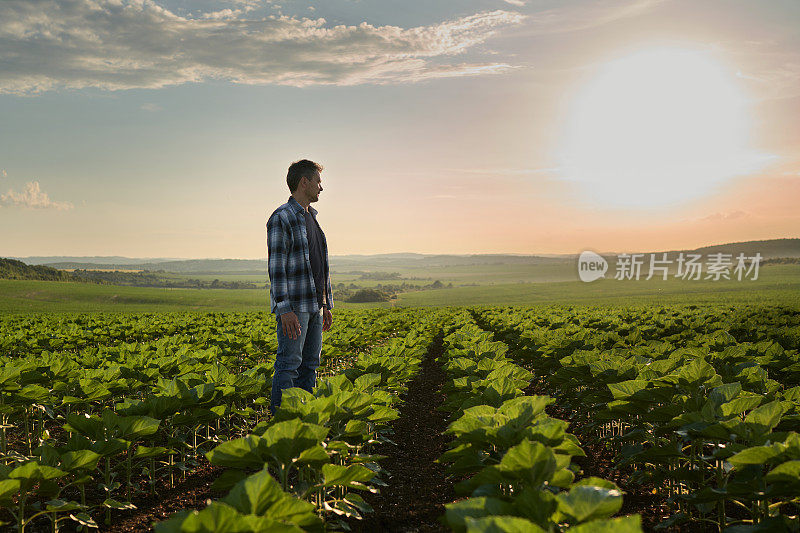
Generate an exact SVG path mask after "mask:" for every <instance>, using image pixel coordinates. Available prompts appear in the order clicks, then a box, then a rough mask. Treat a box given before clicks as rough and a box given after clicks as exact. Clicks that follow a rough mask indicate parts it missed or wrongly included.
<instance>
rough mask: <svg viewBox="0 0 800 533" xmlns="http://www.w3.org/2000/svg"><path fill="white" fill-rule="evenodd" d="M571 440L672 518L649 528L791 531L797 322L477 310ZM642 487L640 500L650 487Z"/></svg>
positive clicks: (798, 462)
mask: <svg viewBox="0 0 800 533" xmlns="http://www.w3.org/2000/svg"><path fill="white" fill-rule="evenodd" d="M475 315H476V316H477V318H478V320H479V323H481V324H482V325H485V326H486V327H487V328H489V329H491V330H494V331H495V332H497V334H498V337H499V338H502V339H503V340H504V341H506V342H507V343H508V344H509V345H510V346H511V347H512V348H513V352H514V358H515V360H517V361H519V362H520V363H521V364H523V365H524V366H525V367H526V368H528V369H529V370H531V371H532V372H533V373H534V374H535V375H536V376H537V379H539V380H540V383H541V385H542V386H543V387H547V389H548V390H549V391H552V394H553V395H554V396H556V397H557V398H558V402H559V406H560V407H562V408H563V409H564V410H567V411H569V412H571V413H573V420H574V421H575V422H576V424H577V425H579V426H580V427H581V428H582V434H581V436H582V438H590V439H593V440H596V441H598V442H600V443H602V444H604V445H605V446H607V447H608V448H609V449H611V450H612V451H613V452H614V454H615V456H616V466H617V467H618V468H621V469H624V470H626V471H627V472H629V474H630V476H629V481H630V483H632V484H641V485H643V486H646V487H648V490H652V491H653V492H655V493H656V494H660V495H661V496H663V498H664V499H665V501H666V502H667V504H668V505H669V506H670V507H671V508H672V515H671V516H670V518H669V519H667V520H666V521H664V522H662V523H661V524H660V526H661V527H669V526H674V527H678V528H686V527H690V526H692V527H703V528H706V529H711V528H713V529H714V530H719V531H730V532H743V531H767V530H769V531H798V529H800V522H799V520H800V436H799V435H798V433H797V432H798V431H800V387H798V383H799V382H800V356H799V355H798V346H799V343H798V339H800V337H799V336H798V332H799V331H800V328H798V325H800V317H799V316H798V314H797V313H796V312H795V311H793V310H790V309H782V308H760V309H759V308H756V309H744V310H737V309H727V308H714V309H709V310H700V309H696V308H681V309H670V308H662V309H651V310H638V311H636V312H634V311H631V310H624V311H616V312H611V311H571V312H565V311H564V310H557V311H552V312H545V311H542V310H537V311H535V312H534V311H533V310H525V309H508V308H506V309H479V310H477V311H476V313H475ZM651 487H652V489H650V488H651Z"/></svg>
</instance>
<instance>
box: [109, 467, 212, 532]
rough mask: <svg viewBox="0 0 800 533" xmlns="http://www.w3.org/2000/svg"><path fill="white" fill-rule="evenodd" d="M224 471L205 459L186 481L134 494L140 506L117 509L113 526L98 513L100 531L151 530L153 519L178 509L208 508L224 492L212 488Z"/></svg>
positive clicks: (135, 501)
mask: <svg viewBox="0 0 800 533" xmlns="http://www.w3.org/2000/svg"><path fill="white" fill-rule="evenodd" d="M222 471H223V469H222V468H219V467H216V466H212V465H210V464H209V463H207V462H205V461H204V463H203V464H202V465H201V466H200V467H198V469H197V470H195V471H194V472H192V474H190V475H187V476H186V480H185V481H181V482H178V483H176V484H175V487H174V488H172V489H170V488H165V489H161V490H159V492H158V494H157V495H155V496H150V495H147V496H141V497H139V498H134V499H133V501H132V502H131V503H133V504H134V505H136V508H137V509H136V510H132V511H116V512H115V513H114V516H113V517H112V518H113V520H112V525H111V527H108V528H106V527H103V525H102V523H101V522H102V517H99V519H98V517H96V518H95V519H96V520H97V523H98V524H101V527H100V531H111V532H114V533H123V532H125V533H128V532H141V531H151V530H152V527H151V526H152V524H153V522H161V521H162V520H166V519H168V518H169V517H170V516H171V515H172V514H173V513H174V512H176V511H179V510H183V509H196V510H201V509H204V508H205V507H206V500H208V499H209V498H218V497H220V496H221V494H219V493H216V492H213V491H212V490H211V484H212V483H213V482H214V481H215V480H216V479H217V478H218V477H219V476H220V474H221V473H222Z"/></svg>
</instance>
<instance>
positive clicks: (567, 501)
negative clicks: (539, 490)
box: [556, 484, 622, 523]
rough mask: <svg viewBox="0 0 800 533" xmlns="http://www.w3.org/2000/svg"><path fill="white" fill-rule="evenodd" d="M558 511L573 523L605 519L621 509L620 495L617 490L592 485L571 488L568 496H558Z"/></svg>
mask: <svg viewBox="0 0 800 533" xmlns="http://www.w3.org/2000/svg"><path fill="white" fill-rule="evenodd" d="M556 498H557V499H558V509H559V511H561V512H562V513H564V514H565V515H566V516H568V517H570V518H571V519H572V520H574V521H575V523H581V522H585V521H587V520H594V519H597V518H607V517H609V516H611V515H613V514H615V513H616V512H617V511H619V510H620V508H621V507H622V493H621V492H620V491H619V490H617V489H609V488H606V487H597V486H593V485H578V484H576V485H575V486H573V487H572V488H571V489H570V491H569V493H568V494H559V495H557V496H556Z"/></svg>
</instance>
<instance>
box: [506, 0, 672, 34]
mask: <svg viewBox="0 0 800 533" xmlns="http://www.w3.org/2000/svg"><path fill="white" fill-rule="evenodd" d="M505 1H506V2H509V0H505ZM516 1H518V0H512V1H510V2H509V3H512V4H514V5H519V4H515V2H516ZM667 1H668V0H636V1H633V2H619V1H617V0H591V1H589V2H574V3H563V4H560V5H559V6H558V7H554V8H552V9H545V10H542V9H538V10H537V11H536V12H535V13H531V14H529V16H528V19H527V20H526V24H525V27H526V30H525V32H524V33H526V34H528V35H547V34H555V33H567V32H573V31H580V30H586V29H589V28H595V27H598V26H604V25H606V24H609V23H611V22H614V21H617V20H622V19H626V18H632V17H637V16H639V15H642V14H644V13H646V12H648V11H650V10H651V9H653V8H655V7H658V6H659V5H661V4H663V3H665V2H667ZM521 3H522V4H523V5H524V2H521ZM530 7H534V6H530ZM534 9H535V7H534Z"/></svg>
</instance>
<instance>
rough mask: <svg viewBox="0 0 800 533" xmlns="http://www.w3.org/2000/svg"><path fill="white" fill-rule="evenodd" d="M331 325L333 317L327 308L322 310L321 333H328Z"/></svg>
mask: <svg viewBox="0 0 800 533" xmlns="http://www.w3.org/2000/svg"><path fill="white" fill-rule="evenodd" d="M332 325H333V315H332V314H331V310H330V309H328V308H327V307H323V308H322V331H328V330H329V329H331V326H332Z"/></svg>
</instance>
